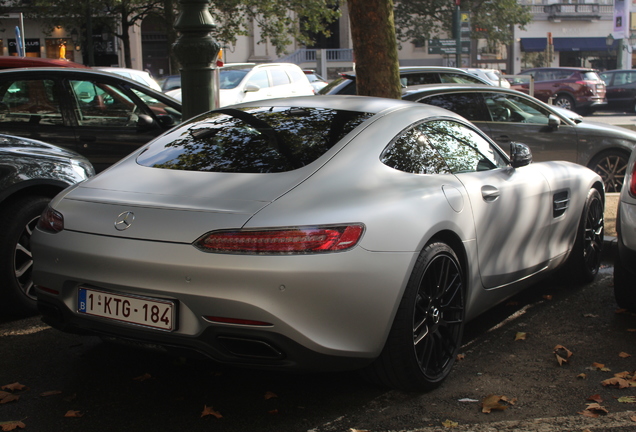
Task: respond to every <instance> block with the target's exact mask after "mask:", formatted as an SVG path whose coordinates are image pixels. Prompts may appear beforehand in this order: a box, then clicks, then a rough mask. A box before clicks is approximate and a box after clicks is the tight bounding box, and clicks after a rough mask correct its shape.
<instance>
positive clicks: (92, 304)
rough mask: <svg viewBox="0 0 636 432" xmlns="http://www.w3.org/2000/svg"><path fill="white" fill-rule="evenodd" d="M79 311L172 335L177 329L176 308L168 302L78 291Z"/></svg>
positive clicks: (83, 290) (87, 290) (92, 290)
mask: <svg viewBox="0 0 636 432" xmlns="http://www.w3.org/2000/svg"><path fill="white" fill-rule="evenodd" d="M77 311H78V312H79V313H83V314H86V315H92V316H98V317H102V318H108V319H112V320H115V321H120V322H125V323H129V324H136V325H141V326H145V327H151V328H154V329H160V330H166V331H171V330H173V328H174V319H175V316H174V315H175V306H174V302H171V301H169V300H160V299H153V298H148V297H138V296H132V295H121V294H113V293H109V292H104V291H99V290H94V289H88V288H79V291H78V301H77Z"/></svg>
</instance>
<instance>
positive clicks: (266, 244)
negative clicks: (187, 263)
mask: <svg viewBox="0 0 636 432" xmlns="http://www.w3.org/2000/svg"><path fill="white" fill-rule="evenodd" d="M363 232H364V225H362V224H351V225H338V226H319V227H298V228H277V229H268V230H254V231H251V230H236V231H215V232H211V233H208V234H205V235H204V236H202V237H201V238H199V239H198V240H197V241H195V242H194V246H195V247H196V248H198V249H200V250H202V251H204V252H220V253H223V252H229V253H258V254H300V253H317V252H335V251H344V250H347V249H351V248H352V247H354V246H355V245H356V244H357V243H358V241H359V240H360V238H361V237H362V233H363Z"/></svg>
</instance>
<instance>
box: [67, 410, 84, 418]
mask: <svg viewBox="0 0 636 432" xmlns="http://www.w3.org/2000/svg"><path fill="white" fill-rule="evenodd" d="M83 415H84V414H82V413H81V412H79V411H75V410H68V411H66V414H64V417H81V416H83Z"/></svg>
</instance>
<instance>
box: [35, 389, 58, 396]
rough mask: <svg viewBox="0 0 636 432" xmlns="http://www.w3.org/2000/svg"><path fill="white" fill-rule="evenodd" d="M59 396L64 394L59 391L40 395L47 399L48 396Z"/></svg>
mask: <svg viewBox="0 0 636 432" xmlns="http://www.w3.org/2000/svg"><path fill="white" fill-rule="evenodd" d="M58 394H62V392H61V391H59V390H51V391H45V392H44V393H40V396H42V397H47V396H53V395H58Z"/></svg>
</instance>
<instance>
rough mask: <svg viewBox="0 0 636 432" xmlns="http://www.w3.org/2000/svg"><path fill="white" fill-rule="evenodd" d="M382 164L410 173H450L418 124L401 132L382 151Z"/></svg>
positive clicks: (423, 128)
mask: <svg viewBox="0 0 636 432" xmlns="http://www.w3.org/2000/svg"><path fill="white" fill-rule="evenodd" d="M380 160H381V161H382V163H383V164H385V165H387V166H390V167H391V168H394V169H396V170H398V171H404V172H407V173H412V174H450V170H449V169H448V166H447V165H446V162H444V159H443V158H442V157H441V156H440V154H439V153H438V152H437V151H435V149H434V148H433V147H431V145H430V143H429V140H428V137H427V136H426V128H425V127H424V126H423V125H422V124H420V125H418V126H415V127H414V128H411V129H409V130H407V131H406V132H404V133H402V134H401V135H400V136H399V137H398V138H397V139H395V140H394V141H393V142H392V143H391V144H389V145H388V147H387V148H386V149H384V151H383V152H382V155H381V156H380Z"/></svg>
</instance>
